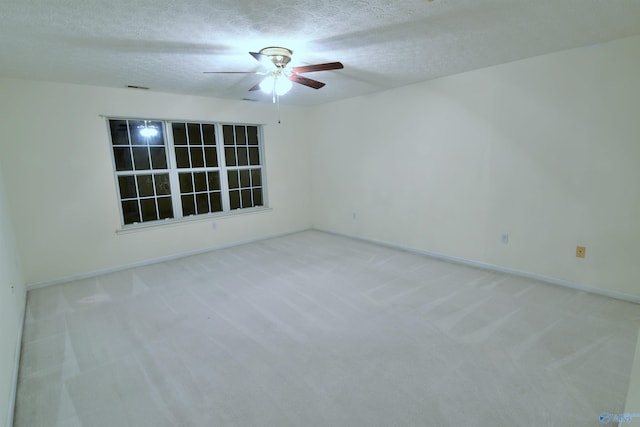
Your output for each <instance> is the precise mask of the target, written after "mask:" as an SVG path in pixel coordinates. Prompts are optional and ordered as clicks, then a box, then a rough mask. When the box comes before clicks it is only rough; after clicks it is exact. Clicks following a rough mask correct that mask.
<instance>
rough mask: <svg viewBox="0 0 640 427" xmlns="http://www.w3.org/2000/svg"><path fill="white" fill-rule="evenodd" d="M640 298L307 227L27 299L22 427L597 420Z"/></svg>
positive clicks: (609, 407)
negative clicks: (537, 279)
mask: <svg viewBox="0 0 640 427" xmlns="http://www.w3.org/2000/svg"><path fill="white" fill-rule="evenodd" d="M639 328H640V306H639V305H636V304H632V303H627V302H623V301H618V300H614V299H609V298H606V297H601V296H596V295H591V294H587V293H584V292H579V291H574V290H571V289H565V288H562V287H557V286H553V285H547V284H544V283H539V282H535V281H530V280H525V279H522V278H517V277H512V276H508V275H503V274H498V273H493V272H488V271H484V270H479V269H473V268H469V267H465V266H460V265H454V264H450V263H446V262H442V261H437V260H434V259H431V258H428V257H424V256H420V255H416V254H412V253H408V252H403V251H399V250H395V249H390V248H387V247H383V246H377V245H374V244H369V243H364V242H361V241H358V240H352V239H348V238H344V237H339V236H335V235H331V234H326V233H321V232H315V231H309V232H303V233H297V234H293V235H290V236H286V237H281V238H275V239H270V240H265V241H262V242H258V243H252V244H247V245H243V246H238V247H235V248H231V249H225V250H219V251H214V252H210V253H207V254H203V255H198V256H193V257H189V258H184V259H181V260H176V261H170V262H164V263H161V264H156V265H152V266H146V267H139V268H135V269H130V270H126V271H122V272H118V273H113V274H108V275H104V276H100V277H98V278H93V279H88V280H82V281H77V282H71V283H67V284H63V285H57V286H51V287H47V288H43V289H38V290H34V291H30V292H29V294H28V302H27V317H26V324H25V329H24V337H23V351H22V359H21V365H20V375H19V386H18V398H17V408H16V419H15V426H17V427H39V426H92V427H93V426H105V427H106V426H108V427H115V426H118V427H122V426H136V427H142V426H153V427H162V426H243V427H244V426H270V427H275V426H277V427H283V426H332V427H335V426H349V427H354V426H367V427H370V426H492V427H495V426H537V427H540V426H558V425H565V426H599V425H601V424H600V423H599V422H598V415H599V414H600V413H601V412H603V411H608V412H611V413H621V412H623V410H624V402H625V398H626V392H627V387H628V384H629V375H630V371H631V363H632V358H633V352H634V350H635V345H636V340H637V337H638V329H639Z"/></svg>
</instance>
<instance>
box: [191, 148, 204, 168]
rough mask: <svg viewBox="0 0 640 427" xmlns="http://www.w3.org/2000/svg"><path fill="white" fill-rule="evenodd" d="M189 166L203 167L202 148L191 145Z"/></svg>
mask: <svg viewBox="0 0 640 427" xmlns="http://www.w3.org/2000/svg"><path fill="white" fill-rule="evenodd" d="M190 150H191V167H194V168H201V167H204V156H203V155H202V148H200V147H191V148H190Z"/></svg>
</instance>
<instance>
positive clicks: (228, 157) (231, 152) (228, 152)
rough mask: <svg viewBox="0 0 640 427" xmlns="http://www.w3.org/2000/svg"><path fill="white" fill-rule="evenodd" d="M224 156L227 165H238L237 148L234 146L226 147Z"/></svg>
mask: <svg viewBox="0 0 640 427" xmlns="http://www.w3.org/2000/svg"><path fill="white" fill-rule="evenodd" d="M224 157H225V162H226V163H227V166H236V165H237V164H238V163H237V162H236V150H235V148H233V147H225V149H224Z"/></svg>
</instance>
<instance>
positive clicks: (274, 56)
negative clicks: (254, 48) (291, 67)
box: [260, 46, 293, 68]
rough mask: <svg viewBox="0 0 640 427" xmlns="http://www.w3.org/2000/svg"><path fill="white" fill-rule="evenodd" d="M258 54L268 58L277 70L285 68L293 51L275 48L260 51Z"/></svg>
mask: <svg viewBox="0 0 640 427" xmlns="http://www.w3.org/2000/svg"><path fill="white" fill-rule="evenodd" d="M260 53H261V54H263V55H266V56H268V57H269V59H271V62H273V64H274V65H275V66H276V67H278V68H284V67H286V66H287V64H288V63H289V62H290V61H291V55H293V51H292V50H291V49H287V48H286V47H275V46H271V47H265V48H264V49H260Z"/></svg>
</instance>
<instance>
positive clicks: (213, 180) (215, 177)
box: [207, 172, 220, 190]
mask: <svg viewBox="0 0 640 427" xmlns="http://www.w3.org/2000/svg"><path fill="white" fill-rule="evenodd" d="M207 178H208V180H209V190H220V175H219V174H218V172H209V173H207Z"/></svg>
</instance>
